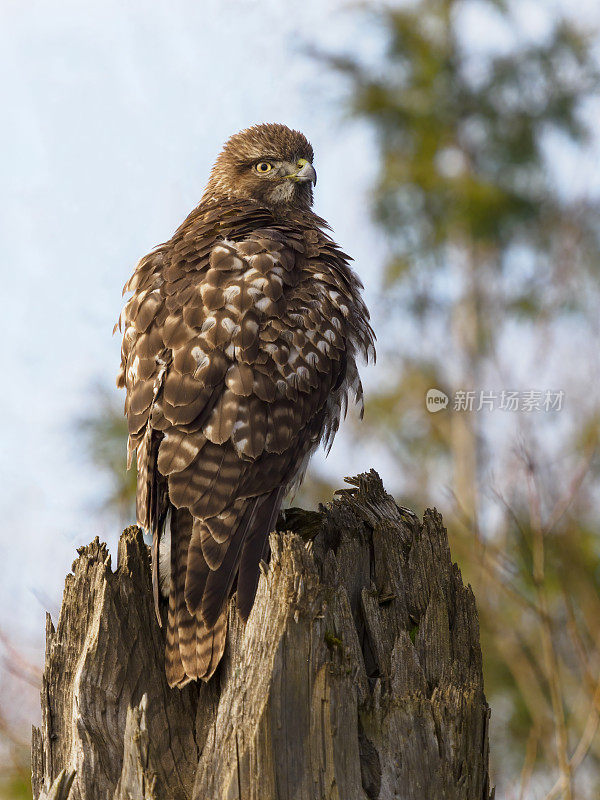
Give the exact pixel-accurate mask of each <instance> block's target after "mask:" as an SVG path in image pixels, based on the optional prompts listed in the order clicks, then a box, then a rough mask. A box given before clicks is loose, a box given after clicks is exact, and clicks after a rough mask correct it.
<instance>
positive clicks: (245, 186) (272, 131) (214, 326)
mask: <svg viewBox="0 0 600 800" xmlns="http://www.w3.org/2000/svg"><path fill="white" fill-rule="evenodd" d="M312 161H313V150H312V147H311V145H310V143H309V142H308V140H307V139H306V138H305V137H304V136H303V135H302V134H301V133H299V132H298V131H293V130H290V129H289V128H287V127H286V126H285V125H256V126H254V127H252V128H249V129H248V130H245V131H242V132H241V133H238V134H236V135H235V136H232V137H231V139H229V141H228V142H227V143H226V145H225V147H224V148H223V150H222V152H221V154H220V155H219V157H218V159H217V161H216V163H215V166H214V168H213V170H212V173H211V176H210V180H209V182H208V185H207V187H206V191H205V192H204V195H203V197H202V201H201V202H200V205H199V206H198V207H197V208H195V209H194V211H192V213H191V214H190V215H189V216H188V218H187V219H186V220H185V222H184V223H183V224H182V225H181V226H180V227H179V228H178V229H177V231H175V234H174V235H173V237H172V238H171V239H170V240H169V241H168V242H166V243H165V244H162V245H160V246H159V247H157V248H156V249H155V250H153V251H152V252H151V253H150V254H149V255H147V256H145V257H144V258H142V260H141V261H140V262H139V263H138V265H137V267H136V269H135V272H134V273H133V276H132V278H131V279H130V280H129V282H128V283H127V284H126V286H125V290H124V291H131V292H132V293H133V294H132V296H131V298H130V299H129V300H128V302H127V303H126V305H125V307H124V309H123V312H122V314H121V318H120V321H119V326H120V328H121V330H123V345H122V360H121V371H120V373H119V377H118V379H117V384H118V386H125V387H126V389H127V398H126V401H125V412H126V414H127V416H128V421H129V448H128V452H129V462H130V463H131V459H132V456H133V454H134V453H135V454H136V459H137V469H138V477H137V518H138V523H139V524H140V526H141V527H143V528H145V529H148V530H150V531H152V537H153V546H152V553H153V559H152V561H153V564H152V569H153V587H154V597H155V604H156V608H157V613H158V609H159V592H160V590H161V589H162V590H163V593H164V594H168V598H169V602H168V626H167V643H166V670H167V677H168V681H169V684H170V685H171V686H184V685H185V684H186V683H187V682H188V681H190V680H192V679H195V678H204V679H206V680H208V679H209V678H210V677H211V675H212V674H213V673H214V671H215V669H216V668H217V665H218V663H219V660H220V659H221V656H222V653H223V648H224V645H225V633H226V625H227V600H228V598H229V597H230V595H231V594H232V593H233V591H237V608H238V612H239V614H240V615H241V617H242V618H243V619H244V620H245V619H247V617H248V615H249V613H250V610H251V608H252V603H253V601H254V595H255V593H256V587H257V584H258V577H259V573H260V570H259V564H260V561H261V559H264V558H266V557H267V555H268V546H269V543H268V542H269V539H268V535H269V532H270V531H271V530H272V529H273V528H274V525H275V520H276V518H277V514H278V512H279V509H280V506H281V503H282V500H283V498H284V496H285V494H286V492H288V491H289V489H290V487H292V485H294V484H295V483H297V482H299V481H300V480H301V479H302V477H303V474H304V471H305V469H306V465H307V463H308V460H309V458H310V456H311V454H312V453H313V452H314V451H315V449H316V448H317V447H318V445H319V443H320V442H322V441H323V442H324V443H325V444H326V446H328V445H330V444H331V441H332V439H333V437H334V435H335V432H336V431H337V429H338V425H339V421H340V416H341V415H342V414H343V413H345V409H346V404H347V398H348V394H349V393H351V394H352V395H353V396H354V399H355V400H356V401H357V402H358V403H359V404H361V405H362V387H361V384H360V380H359V377H358V372H357V368H356V359H357V357H358V356H361V357H364V358H365V359H368V358H371V357H373V355H374V346H373V340H374V336H373V331H372V329H371V327H370V325H369V314H368V312H367V309H366V307H365V305H364V303H363V301H362V299H361V296H360V289H361V288H362V284H361V283H360V281H359V279H358V278H357V276H356V275H355V274H354V272H353V271H352V270H351V269H350V267H349V266H348V256H346V255H345V254H344V253H343V252H342V251H341V250H340V249H339V248H338V247H337V245H336V244H335V243H334V242H333V241H332V240H331V238H330V237H329V236H328V234H327V233H326V230H327V229H328V226H327V223H326V222H325V221H324V220H322V219H320V218H319V217H318V216H316V214H314V213H313V212H312V211H311V205H312V199H313V193H312V187H313V184H315V183H316V179H317V176H316V172H315V169H314V167H313V165H312ZM159 619H160V616H159Z"/></svg>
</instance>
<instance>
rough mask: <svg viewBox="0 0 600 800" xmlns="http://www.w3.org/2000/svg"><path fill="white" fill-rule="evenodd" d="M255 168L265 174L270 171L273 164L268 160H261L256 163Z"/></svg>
mask: <svg viewBox="0 0 600 800" xmlns="http://www.w3.org/2000/svg"><path fill="white" fill-rule="evenodd" d="M254 169H255V170H256V171H257V172H260V173H262V174H263V175H264V174H265V172H270V171H271V170H272V169H273V165H272V164H269V162H268V161H259V162H258V164H255V165H254Z"/></svg>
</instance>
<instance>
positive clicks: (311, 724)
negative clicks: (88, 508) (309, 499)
mask: <svg viewBox="0 0 600 800" xmlns="http://www.w3.org/2000/svg"><path fill="white" fill-rule="evenodd" d="M349 483H350V484H351V485H352V488H350V489H345V490H342V491H341V492H338V493H337V497H336V499H334V501H333V502H332V503H331V504H329V506H328V507H327V508H322V509H321V510H320V511H319V512H303V511H301V510H299V509H291V510H288V511H287V512H285V513H284V514H283V515H282V517H281V518H280V524H279V528H280V530H279V531H278V532H275V533H273V534H272V535H271V552H272V555H271V560H270V563H269V565H268V566H266V565H265V569H264V574H263V575H262V576H261V579H260V582H259V587H258V592H257V596H256V601H255V604H254V608H253V610H252V613H251V615H250V618H249V620H248V623H247V624H246V625H245V626H244V625H242V624H241V623H240V622H239V620H238V619H237V616H236V613H235V601H232V602H231V606H230V613H229V633H228V640H227V648H226V652H225V657H224V660H223V663H222V665H221V666H220V668H219V670H218V671H217V673H216V674H215V676H214V678H213V679H212V680H211V681H210V682H209V683H208V684H201V685H199V686H197V685H191V686H188V687H186V688H185V689H184V690H183V691H180V690H177V689H169V687H168V685H167V683H166V679H165V675H164V655H163V648H164V644H163V633H162V631H161V629H160V628H159V626H158V624H157V622H156V619H155V616H154V610H153V605H152V597H151V586H150V567H149V557H148V548H147V547H146V545H145V544H144V541H143V538H142V535H141V532H140V531H139V529H138V528H136V527H131V528H128V529H127V530H126V531H125V532H124V533H123V535H122V537H121V541H120V543H119V552H118V567H117V570H116V572H112V570H111V566H110V557H109V555H108V552H107V550H106V547H105V546H104V545H102V544H100V543H99V542H98V540H95V541H94V542H92V543H91V544H90V545H88V546H87V547H84V548H82V549H81V550H80V551H79V558H78V559H77V561H75V563H74V564H73V572H72V574H70V575H69V576H68V577H67V580H66V586H65V594H64V598H63V605H62V609H61V613H60V618H59V621H58V625H57V627H56V630H55V629H54V628H53V626H52V623H51V621H50V619H49V618H48V624H47V645H46V665H45V670H44V677H43V687H42V695H41V696H42V726H41V728H40V729H34V731H33V758H32V760H33V790H34V797H35V798H46V797H47V798H55V800H66V798H67V797H68V798H69V800H126V799H127V800H134V799H135V800H166V799H167V798H173V799H174V800H184V799H185V800H367V799H368V800H375V799H376V798H377V800H391V799H392V798H401V799H402V800H430V799H431V800H433V799H434V798H435V800H490V798H491V797H493V792H492V793H491V794H490V788H489V774H488V720H489V709H488V706H487V703H486V700H485V696H484V693H483V678H482V670H481V652H480V646H479V629H478V621H477V611H476V607H475V600H474V597H473V594H472V592H471V590H470V588H468V587H466V588H465V587H464V586H463V583H462V580H461V576H460V572H459V570H458V567H457V566H456V565H455V564H452V561H451V557H450V551H449V547H448V540H447V535H446V531H445V529H444V527H443V525H442V520H441V517H440V516H439V514H438V513H437V512H436V511H435V510H434V511H427V512H426V513H425V516H424V519H423V522H422V523H420V522H419V521H418V520H417V519H416V517H414V516H413V515H412V514H411V513H410V512H407V511H405V510H404V509H400V508H399V507H398V506H397V505H396V504H395V502H394V501H393V499H392V498H391V497H390V496H389V495H387V494H386V493H385V491H384V489H383V486H382V484H381V480H380V479H379V477H378V476H377V474H376V473H374V472H371V473H368V474H363V475H361V476H359V477H358V478H356V479H353V480H351V481H349ZM290 530H291V531H293V532H289V531H290ZM73 771H74V773H75V775H74V777H73V776H72V772H73ZM71 781H72V783H71ZM53 792H54V794H53Z"/></svg>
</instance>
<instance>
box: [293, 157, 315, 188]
mask: <svg viewBox="0 0 600 800" xmlns="http://www.w3.org/2000/svg"><path fill="white" fill-rule="evenodd" d="M298 166H299V167H300V169H299V170H298V171H297V172H292V174H291V175H286V176H285V177H286V178H289V180H291V181H297V182H298V183H306V181H310V182H311V183H312V184H313V186H316V185H317V173H316V172H315V168H314V167H313V165H312V164H311V163H310V161H307V160H306V159H305V158H301V159H300V161H298Z"/></svg>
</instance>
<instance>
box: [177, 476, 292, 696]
mask: <svg viewBox="0 0 600 800" xmlns="http://www.w3.org/2000/svg"><path fill="white" fill-rule="evenodd" d="M282 497H283V488H278V489H275V490H273V491H272V492H269V493H267V494H264V495H261V496H259V497H251V498H244V499H242V498H240V499H238V500H237V501H235V503H234V504H233V505H232V506H231V507H230V508H229V509H226V510H225V511H224V512H223V513H222V514H220V515H218V517H212V518H210V519H205V520H202V519H194V517H192V515H191V514H190V512H189V511H188V510H187V509H184V508H180V509H173V510H172V516H171V582H170V588H169V614H168V624H167V646H166V672H167V679H168V681H169V684H170V685H171V686H179V687H182V686H185V684H186V683H188V682H189V681H190V680H194V679H197V678H202V679H204V680H208V679H209V678H210V677H211V676H212V675H213V673H214V671H215V670H216V668H217V666H218V664H219V661H220V660H221V657H222V655H223V650H224V648H225V638H226V633H227V600H228V599H229V597H230V595H231V593H232V591H233V590H234V588H235V587H236V586H237V593H238V602H237V606H238V612H239V614H240V616H241V617H242V619H243V620H244V621H245V620H246V619H247V618H248V615H249V613H250V610H251V608H252V604H253V602H254V595H255V594H256V587H257V585H258V578H259V575H260V570H259V562H260V560H261V558H264V557H266V555H267V552H268V545H269V539H268V537H269V533H270V531H271V530H272V529H273V527H274V525H275V520H276V518H277V514H278V513H279V508H280V506H281V500H282Z"/></svg>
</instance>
